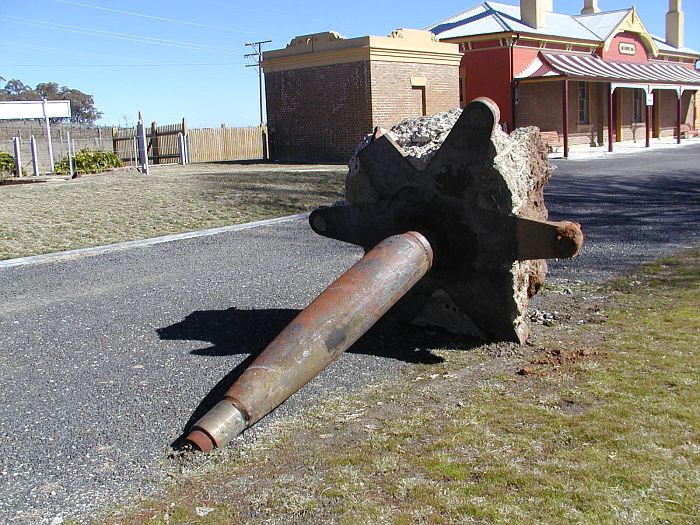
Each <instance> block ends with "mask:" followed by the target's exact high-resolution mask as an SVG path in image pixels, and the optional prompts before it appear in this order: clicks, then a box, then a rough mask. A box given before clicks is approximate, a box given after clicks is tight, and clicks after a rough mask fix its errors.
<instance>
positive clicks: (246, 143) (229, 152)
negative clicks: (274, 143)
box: [189, 126, 267, 162]
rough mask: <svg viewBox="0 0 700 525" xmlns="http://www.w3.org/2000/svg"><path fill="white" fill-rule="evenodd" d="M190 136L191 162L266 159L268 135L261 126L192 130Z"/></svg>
mask: <svg viewBox="0 0 700 525" xmlns="http://www.w3.org/2000/svg"><path fill="white" fill-rule="evenodd" d="M189 135H190V161H191V162H212V161H219V160H249V159H262V158H264V155H263V139H264V138H265V137H266V136H267V133H266V130H265V129H264V128H261V127H260V126H254V127H248V128H203V129H191V130H190V132H189Z"/></svg>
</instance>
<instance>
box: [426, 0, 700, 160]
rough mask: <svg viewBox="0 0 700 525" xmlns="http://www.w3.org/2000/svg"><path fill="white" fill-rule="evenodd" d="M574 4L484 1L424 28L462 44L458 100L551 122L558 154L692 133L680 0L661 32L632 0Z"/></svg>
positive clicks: (699, 81)
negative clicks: (614, 5) (607, 5)
mask: <svg viewBox="0 0 700 525" xmlns="http://www.w3.org/2000/svg"><path fill="white" fill-rule="evenodd" d="M582 7H583V9H582V11H581V14H580V15H577V16H571V15H565V14H560V13H555V12H554V11H553V2H552V0H521V1H520V5H519V6H514V5H508V4H502V3H496V2H484V3H482V4H479V5H477V6H475V7H472V8H470V9H467V10H466V11H463V12H462V13H459V14H458V15H455V16H453V17H451V18H448V19H446V20H443V21H441V22H438V23H436V24H433V25H432V26H430V27H428V28H427V29H428V30H430V31H432V32H433V33H434V34H435V35H436V36H437V37H438V38H439V39H440V41H442V42H452V43H457V44H459V46H460V51H461V52H462V53H463V57H462V61H461V64H460V75H459V77H460V88H459V89H460V100H461V102H462V104H464V103H466V102H467V101H469V100H472V99H474V98H476V97H479V96H487V97H490V98H492V99H493V100H495V101H496V102H497V103H498V105H499V107H500V108H501V122H502V124H503V125H504V126H505V127H506V128H507V129H508V130H511V129H514V128H515V127H520V126H529V125H535V126H538V127H539V128H540V129H541V130H542V131H556V132H558V134H559V136H560V140H561V142H562V143H563V147H564V155H565V156H566V155H568V148H569V145H570V144H590V145H591V146H602V145H604V144H607V145H608V148H609V149H610V150H611V151H612V148H613V142H615V141H621V140H632V139H633V140H640V139H645V140H647V143H648V141H649V139H650V137H662V136H676V137H677V138H678V140H679V141H680V138H681V135H682V134H683V133H689V134H692V133H694V132H695V130H696V129H697V127H698V120H699V119H700V115H699V114H698V113H700V108H699V107H698V106H700V104H699V98H700V97H698V96H697V91H698V90H699V89H700V73H699V72H698V71H697V69H696V62H697V61H698V60H700V52H698V51H695V50H692V49H688V48H686V47H684V45H683V30H684V27H683V26H684V20H683V19H684V16H683V12H682V10H681V0H670V1H669V11H668V13H667V14H666V37H665V38H664V39H662V38H660V37H656V36H653V35H651V34H650V33H649V32H648V31H647V29H646V27H645V26H644V24H643V23H642V21H641V20H640V19H639V16H638V15H637V12H636V10H635V9H634V8H633V7H632V8H630V9H626V10H618V11H610V12H601V11H600V9H599V8H598V0H584V2H583V6H582ZM609 130H612V133H610V132H609Z"/></svg>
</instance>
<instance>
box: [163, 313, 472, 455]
mask: <svg viewBox="0 0 700 525" xmlns="http://www.w3.org/2000/svg"><path fill="white" fill-rule="evenodd" d="M299 312H300V310H295V309H268V310H239V309H237V308H229V309H227V310H200V311H195V312H192V313H191V314H189V315H188V316H187V317H186V318H185V319H183V320H182V321H180V322H178V323H175V324H172V325H170V326H167V327H164V328H159V329H158V330H157V333H158V336H159V337H160V339H161V340H186V341H206V342H208V343H211V345H212V346H209V347H206V348H201V349H199V350H193V351H192V352H191V353H192V354H194V355H202V356H226V355H240V354H248V357H247V358H246V359H244V360H243V361H242V362H241V363H240V364H239V365H238V366H237V367H236V368H234V369H233V370H231V372H229V373H228V374H227V375H226V376H225V377H223V378H222V379H221V380H220V381H219V382H218V383H217V384H216V386H214V388H213V389H212V390H211V391H210V392H209V393H208V394H207V395H206V396H205V397H204V399H203V400H202V401H201V402H200V404H199V405H198V406H197V408H196V409H195V411H194V413H193V414H192V416H191V417H190V419H189V421H187V423H186V425H185V427H184V429H183V436H185V435H187V434H188V433H189V430H190V429H191V427H192V425H194V423H195V422H196V421H197V420H198V419H199V418H200V417H202V416H203V415H204V414H206V413H207V412H208V411H209V409H210V408H212V407H213V406H214V405H215V404H216V403H218V402H219V401H220V400H221V398H222V397H223V395H224V393H225V392H226V390H228V388H229V387H230V386H231V385H232V384H233V383H234V382H235V381H236V379H238V377H239V376H240V375H241V374H242V373H243V371H244V370H245V369H246V368H247V367H248V366H249V365H250V364H251V363H252V362H253V360H254V359H255V358H256V357H257V356H258V355H259V354H260V353H261V352H262V351H263V350H264V349H265V347H266V346H267V345H268V344H269V343H270V341H272V340H273V339H274V338H275V337H276V336H277V335H278V334H279V333H280V332H281V331H282V329H283V328H284V327H285V326H286V325H287V324H289V322H290V321H291V320H292V319H294V317H296V315H297V314H298V313H299ZM480 344H481V342H480V341H477V340H475V339H472V338H466V337H460V336H455V335H454V334H449V333H447V332H445V331H443V330H426V329H421V328H417V327H414V326H411V325H406V324H403V323H399V322H397V321H394V320H392V319H390V318H384V319H381V320H380V321H379V322H378V323H377V324H376V325H375V326H374V327H373V328H372V329H371V330H370V331H369V332H367V333H366V334H365V335H364V336H363V337H361V338H360V339H359V340H358V341H357V342H356V343H355V344H354V345H352V346H351V347H350V349H349V350H348V353H353V354H365V355H374V356H378V357H383V358H388V359H397V360H400V361H404V362H406V363H415V364H418V363H420V364H437V363H441V362H443V361H444V359H443V358H442V357H440V356H437V355H435V354H434V353H432V352H431V349H435V348H448V349H460V350H465V349H467V350H468V349H471V348H475V347H476V346H478V345H480ZM183 444H184V443H183V438H182V437H181V438H179V439H178V440H176V441H175V442H174V443H173V444H172V446H173V448H176V449H177V448H181V447H182V446H183Z"/></svg>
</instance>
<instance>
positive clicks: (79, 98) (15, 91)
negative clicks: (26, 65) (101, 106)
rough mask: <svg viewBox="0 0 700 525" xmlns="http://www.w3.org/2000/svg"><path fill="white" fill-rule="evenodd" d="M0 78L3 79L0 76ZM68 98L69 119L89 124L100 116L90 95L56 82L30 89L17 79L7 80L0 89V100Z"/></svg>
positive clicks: (43, 83)
mask: <svg viewBox="0 0 700 525" xmlns="http://www.w3.org/2000/svg"><path fill="white" fill-rule="evenodd" d="M0 79H2V80H5V79H4V78H2V77H0ZM42 99H46V100H68V101H70V111H71V118H70V119H71V121H72V122H79V123H81V124H91V123H93V122H95V121H96V120H98V119H99V118H100V117H101V116H102V112H101V111H97V109H96V108H95V99H94V98H93V97H92V95H88V94H87V93H83V92H82V91H80V90H78V89H73V88H69V87H66V86H61V87H59V86H58V84H57V83H56V82H42V83H39V84H37V85H36V88H34V89H32V88H31V87H29V86H27V85H26V84H25V83H24V82H22V81H21V80H17V79H14V78H13V79H12V80H9V81H7V83H6V84H5V87H4V88H2V89H0V100H42Z"/></svg>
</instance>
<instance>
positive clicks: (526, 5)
mask: <svg viewBox="0 0 700 525" xmlns="http://www.w3.org/2000/svg"><path fill="white" fill-rule="evenodd" d="M553 1H554V0H520V19H521V20H522V21H523V23H524V24H527V25H529V26H530V27H533V28H535V29H537V28H538V27H544V26H545V18H544V17H545V13H547V12H551V11H552V10H553V9H554V8H553V6H552V3H553Z"/></svg>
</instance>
